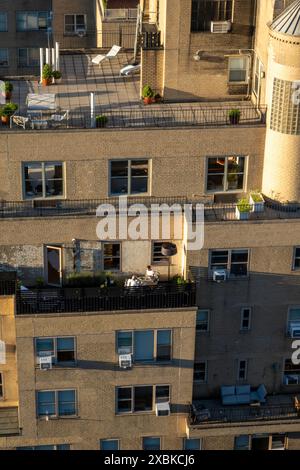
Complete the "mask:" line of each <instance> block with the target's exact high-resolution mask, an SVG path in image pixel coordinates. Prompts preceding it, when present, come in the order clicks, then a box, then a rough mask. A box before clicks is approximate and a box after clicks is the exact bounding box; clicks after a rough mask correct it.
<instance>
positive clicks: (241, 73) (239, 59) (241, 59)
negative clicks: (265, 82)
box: [228, 56, 249, 84]
mask: <svg viewBox="0 0 300 470" xmlns="http://www.w3.org/2000/svg"><path fill="white" fill-rule="evenodd" d="M248 70H249V57H248V56H236V57H229V60H228V81H229V83H238V84H239V83H248V80H249V77H248Z"/></svg>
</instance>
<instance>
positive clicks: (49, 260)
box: [45, 246, 62, 286]
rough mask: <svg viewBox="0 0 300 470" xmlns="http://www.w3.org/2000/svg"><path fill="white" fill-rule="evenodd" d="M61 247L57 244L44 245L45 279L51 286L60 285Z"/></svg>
mask: <svg viewBox="0 0 300 470" xmlns="http://www.w3.org/2000/svg"><path fill="white" fill-rule="evenodd" d="M61 260H62V249H61V247H59V246H46V259H45V268H46V279H47V284H49V285H51V286H61V275H62V262H61Z"/></svg>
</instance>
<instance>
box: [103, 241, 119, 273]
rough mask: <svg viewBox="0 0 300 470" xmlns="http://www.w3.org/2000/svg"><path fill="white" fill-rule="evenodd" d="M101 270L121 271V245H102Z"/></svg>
mask: <svg viewBox="0 0 300 470" xmlns="http://www.w3.org/2000/svg"><path fill="white" fill-rule="evenodd" d="M103 269H104V271H120V270H121V243H104V244H103Z"/></svg>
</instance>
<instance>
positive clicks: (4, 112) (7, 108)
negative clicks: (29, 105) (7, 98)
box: [0, 103, 18, 116]
mask: <svg viewBox="0 0 300 470" xmlns="http://www.w3.org/2000/svg"><path fill="white" fill-rule="evenodd" d="M17 109H18V105H17V104H16V103H7V104H6V105H4V106H2V108H1V109H0V116H12V115H13V114H14V112H15V111H17Z"/></svg>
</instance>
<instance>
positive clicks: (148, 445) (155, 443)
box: [143, 436, 160, 451]
mask: <svg viewBox="0 0 300 470" xmlns="http://www.w3.org/2000/svg"><path fill="white" fill-rule="evenodd" d="M143 450H148V451H149V450H160V437H150V436H147V437H143Z"/></svg>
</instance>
